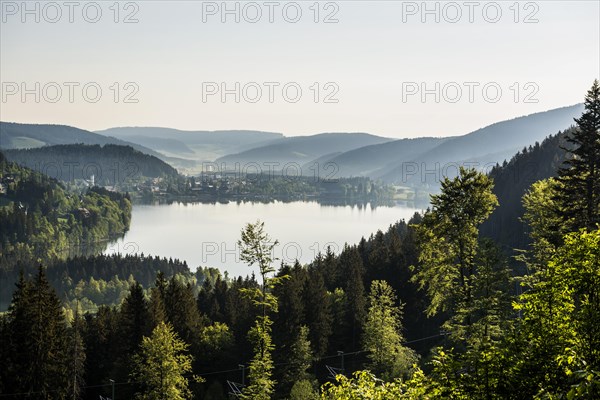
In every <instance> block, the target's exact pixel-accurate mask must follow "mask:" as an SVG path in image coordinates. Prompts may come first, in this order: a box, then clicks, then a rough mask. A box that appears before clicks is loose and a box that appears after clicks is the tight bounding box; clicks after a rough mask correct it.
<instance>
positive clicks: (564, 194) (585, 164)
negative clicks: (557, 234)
mask: <svg viewBox="0 0 600 400" xmlns="http://www.w3.org/2000/svg"><path fill="white" fill-rule="evenodd" d="M584 106H585V110H584V112H583V114H582V115H581V117H579V118H575V122H576V123H577V129H575V130H574V131H573V132H572V134H571V135H570V136H569V137H568V139H567V140H568V142H569V143H571V144H572V145H573V149H572V150H569V149H566V150H567V151H568V152H569V153H570V154H571V157H570V158H569V159H568V160H567V161H566V167H564V168H562V169H560V170H559V178H558V180H559V182H560V183H561V185H559V187H558V189H559V195H558V197H557V198H558V200H559V204H560V214H561V215H562V216H563V219H564V221H565V225H566V229H567V232H573V231H576V230H578V229H580V228H587V229H588V230H593V229H598V224H599V223H600V83H598V80H597V79H596V80H595V81H594V83H593V84H592V87H591V88H590V90H589V91H588V92H587V94H586V96H585V102H584Z"/></svg>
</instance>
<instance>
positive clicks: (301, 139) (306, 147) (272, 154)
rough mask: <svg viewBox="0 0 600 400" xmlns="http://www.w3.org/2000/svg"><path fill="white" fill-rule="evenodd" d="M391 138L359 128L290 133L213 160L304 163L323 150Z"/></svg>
mask: <svg viewBox="0 0 600 400" xmlns="http://www.w3.org/2000/svg"><path fill="white" fill-rule="evenodd" d="M392 140H393V139H390V138H385V137H381V136H375V135H371V134H368V133H363V132H353V133H341V132H331V133H319V134H316V135H311V136H292V137H286V138H283V139H280V140H277V141H274V142H272V143H270V144H267V145H266V146H262V147H256V148H253V149H250V150H247V151H244V152H241V153H237V154H230V155H227V156H224V157H220V158H218V159H217V160H216V163H217V164H223V163H224V164H229V165H234V164H235V163H240V164H248V163H257V164H268V163H273V164H279V168H282V167H283V166H285V164H288V163H297V164H299V165H304V164H306V163H307V162H309V161H312V160H316V159H319V158H321V157H323V156H325V155H327V154H332V153H336V152H337V153H340V152H346V151H351V150H355V149H358V148H361V147H365V146H369V145H373V144H381V143H386V142H390V141H392Z"/></svg>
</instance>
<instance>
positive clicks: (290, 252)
mask: <svg viewBox="0 0 600 400" xmlns="http://www.w3.org/2000/svg"><path fill="white" fill-rule="evenodd" d="M415 211H420V210H416V209H415V208H411V207H407V206H401V205H398V206H394V207H389V206H387V207H384V206H377V207H371V206H370V205H366V206H360V207H359V206H329V205H321V204H319V203H317V202H302V201H297V202H291V203H287V202H286V203H284V202H273V203H268V204H264V203H251V202H245V203H239V204H238V203H236V202H230V203H227V204H219V203H217V204H203V203H187V204H185V203H172V204H168V205H167V204H165V205H134V207H133V212H132V220H131V228H130V230H129V232H128V233H127V234H126V235H125V236H124V237H123V238H122V239H119V240H118V241H116V242H114V243H112V244H110V245H109V247H108V249H107V250H106V252H105V253H115V252H120V253H122V254H132V253H144V254H145V255H158V256H160V257H167V258H168V257H172V258H173V259H175V258H178V259H180V260H185V261H186V262H187V263H188V265H189V267H190V269H192V270H195V269H196V268H197V267H198V266H210V267H217V268H219V269H220V270H221V271H223V272H225V271H227V272H228V273H229V275H230V276H237V275H247V274H250V273H251V272H252V270H251V269H250V267H248V266H245V265H244V264H243V263H242V262H241V260H240V259H239V252H238V251H237V244H236V243H237V240H238V239H239V238H240V231H241V230H242V228H243V227H244V225H245V224H246V223H247V222H254V221H256V220H257V219H260V220H261V221H264V222H265V230H266V231H267V232H268V233H269V235H270V236H271V238H273V239H277V240H279V245H277V247H276V248H275V256H276V257H277V258H279V259H280V260H283V261H284V262H287V263H293V262H294V260H296V259H298V260H300V262H301V263H308V262H310V261H312V260H313V259H314V257H315V255H316V254H317V253H318V252H319V251H321V252H324V251H325V249H327V246H331V248H332V249H333V250H334V251H335V252H336V253H337V252H338V250H339V249H341V248H343V246H344V243H349V244H354V243H358V241H359V240H360V238H361V237H362V236H365V237H368V236H369V235H370V234H371V233H375V232H377V230H378V229H381V230H386V229H387V228H388V227H389V225H390V224H392V223H394V222H396V221H398V220H400V219H403V218H404V219H406V220H408V219H409V218H410V217H411V216H412V215H413V214H414V212H415Z"/></svg>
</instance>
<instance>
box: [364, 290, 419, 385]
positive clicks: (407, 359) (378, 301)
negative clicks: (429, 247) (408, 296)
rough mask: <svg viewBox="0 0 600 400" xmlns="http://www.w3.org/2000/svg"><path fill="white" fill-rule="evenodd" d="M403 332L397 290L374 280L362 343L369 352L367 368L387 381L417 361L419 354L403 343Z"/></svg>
mask: <svg viewBox="0 0 600 400" xmlns="http://www.w3.org/2000/svg"><path fill="white" fill-rule="evenodd" d="M401 331H402V323H401V306H398V305H397V304H396V295H395V293H394V291H393V290H392V288H391V287H390V286H389V285H388V284H387V283H386V282H385V281H373V282H372V283H371V293H370V294H369V312H368V314H367V319H366V322H365V326H364V337H363V342H364V348H365V350H367V351H368V352H369V355H368V357H369V359H370V363H369V364H368V367H369V368H370V369H371V370H372V371H373V372H374V373H375V374H377V375H379V376H381V377H382V378H383V379H384V380H387V381H391V380H393V379H395V378H398V377H400V376H403V375H404V376H406V375H407V374H408V371H409V369H410V367H411V366H412V365H413V364H414V363H415V362H416V361H417V355H416V353H415V352H414V351H413V350H411V349H409V348H407V347H404V346H403V345H402V342H403V340H404V338H403V337H402V333H401Z"/></svg>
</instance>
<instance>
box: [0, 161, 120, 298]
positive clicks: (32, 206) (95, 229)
mask: <svg viewBox="0 0 600 400" xmlns="http://www.w3.org/2000/svg"><path fill="white" fill-rule="evenodd" d="M0 182H1V184H2V193H1V194H0V220H1V221H2V230H1V231H0V244H1V246H2V247H1V248H0V250H1V252H0V271H1V272H2V281H1V283H2V288H3V290H2V298H1V299H0V300H1V301H2V304H3V306H5V305H6V302H7V301H8V300H9V298H10V295H11V293H12V292H11V291H10V290H9V289H8V287H9V286H10V285H12V283H14V281H15V278H16V276H17V272H18V270H19V269H20V268H21V266H25V265H30V264H32V263H36V262H42V263H48V262H50V261H51V260H54V259H60V258H65V257H67V256H68V255H69V254H77V253H78V252H81V251H84V250H85V248H87V247H93V246H94V245H95V244H96V243H97V242H99V241H106V240H107V239H109V238H111V237H116V236H117V235H122V234H123V233H124V232H125V231H127V229H128V228H129V222H130V219H131V202H130V199H129V197H128V196H127V195H123V194H119V193H112V192H108V191H107V190H105V189H102V188H98V187H92V188H90V189H89V190H87V191H86V192H85V193H84V194H82V195H78V194H74V193H70V192H68V191H66V189H65V188H64V186H62V184H61V183H59V182H58V181H57V180H56V179H52V178H49V177H48V176H46V175H44V174H41V173H39V172H35V171H32V170H30V169H28V168H24V167H20V166H18V165H17V164H15V163H12V162H9V161H7V160H6V159H5V158H4V155H3V154H2V153H0ZM3 308H5V307H3Z"/></svg>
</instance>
